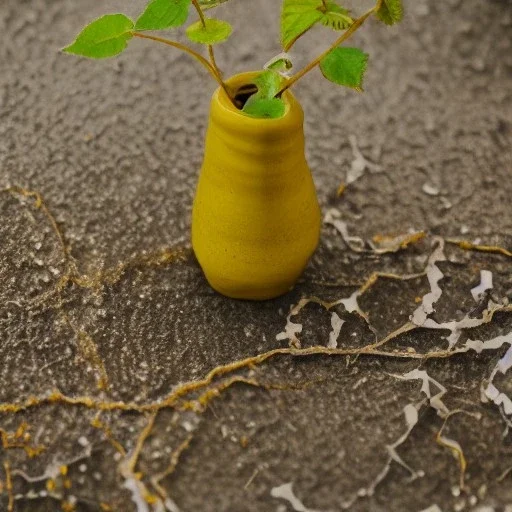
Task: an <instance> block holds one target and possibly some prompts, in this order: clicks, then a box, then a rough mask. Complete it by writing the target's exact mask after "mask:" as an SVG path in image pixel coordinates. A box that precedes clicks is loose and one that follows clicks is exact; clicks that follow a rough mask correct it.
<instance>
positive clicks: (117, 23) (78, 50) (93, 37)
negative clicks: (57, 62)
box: [62, 14, 133, 59]
mask: <svg viewBox="0 0 512 512" xmlns="http://www.w3.org/2000/svg"><path fill="white" fill-rule="evenodd" d="M132 31H133V21H132V20H131V19H130V18H128V17H127V16H125V15H124V14H107V15H105V16H102V17H101V18H99V19H97V20H95V21H93V22H92V23H90V24H89V25H87V26H86V27H85V28H84V29H83V30H82V31H81V32H80V34H78V37H77V38H76V40H75V42H74V43H72V44H71V45H69V46H67V47H66V48H63V50H62V51H64V52H66V53H72V54H74V55H81V56H83V57H89V58H91V59H104V58H107V57H113V56H114V55H118V54H119V53H121V52H122V51H123V50H124V49H125V48H126V45H127V44H128V41H129V40H130V39H131V38H132V37H133V36H132Z"/></svg>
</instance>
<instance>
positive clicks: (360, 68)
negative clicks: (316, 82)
mask: <svg viewBox="0 0 512 512" xmlns="http://www.w3.org/2000/svg"><path fill="white" fill-rule="evenodd" d="M367 62H368V54H366V53H364V52H362V51H361V50H359V49H358V48H346V47H341V48H335V49H334V50H332V51H331V52H329V53H328V54H327V55H326V56H325V57H324V58H323V59H322V60H321V61H320V69H321V70H322V74H323V75H324V76H325V78H327V80H330V81H331V82H334V83H335V84H338V85H345V86H347V87H352V88H353V89H356V90H358V91H361V90H362V84H363V76H364V72H365V71H366V64H367Z"/></svg>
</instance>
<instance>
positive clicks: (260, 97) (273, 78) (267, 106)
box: [243, 69, 286, 119]
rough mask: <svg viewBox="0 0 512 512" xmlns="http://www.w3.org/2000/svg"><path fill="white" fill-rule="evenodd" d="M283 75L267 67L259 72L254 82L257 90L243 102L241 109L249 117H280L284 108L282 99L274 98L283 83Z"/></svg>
mask: <svg viewBox="0 0 512 512" xmlns="http://www.w3.org/2000/svg"><path fill="white" fill-rule="evenodd" d="M283 80H284V79H283V77H282V76H281V75H280V74H279V73H277V72H276V71H272V70H270V69H267V70H265V71H263V72H262V73H260V74H259V75H258V76H257V77H256V78H255V79H254V84H255V85H256V87H257V88H258V92H256V93H255V94H253V95H252V96H251V97H250V98H249V99H248V100H247V102H246V103H245V105H244V108H243V111H244V112H245V113H246V114H247V115H249V116H251V117H259V118H264V119H268V118H270V119H275V118H278V117H282V116H283V115H284V112H285V110H286V108H285V104H284V102H283V100H281V99H280V98H274V96H275V95H276V94H277V93H278V92H279V90H280V88H281V85H282V83H283Z"/></svg>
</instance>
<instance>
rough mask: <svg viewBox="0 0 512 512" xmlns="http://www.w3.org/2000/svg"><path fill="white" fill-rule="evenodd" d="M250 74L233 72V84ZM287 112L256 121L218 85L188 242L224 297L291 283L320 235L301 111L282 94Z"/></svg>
mask: <svg viewBox="0 0 512 512" xmlns="http://www.w3.org/2000/svg"><path fill="white" fill-rule="evenodd" d="M254 76H255V73H244V74H242V75H236V76H235V77H233V78H231V79H230V80H229V81H228V86H229V87H230V88H231V90H237V89H238V87H240V86H242V85H246V84H249V83H251V79H252V78H254ZM283 100H284V101H285V104H286V113H285V115H284V116H283V117H282V118H279V119H255V118H251V117H248V116H246V115H244V114H242V113H241V112H240V111H239V110H238V109H237V108H236V107H234V106H233V105H232V104H231V102H230V100H229V98H228V96H227V95H226V93H225V92H224V91H223V90H222V89H218V90H217V91H216V92H215V93H214V94H213V98H212V102H211V109H210V118H209V126H208V130H207V135H206V144H205V152H204V161H203V166H202V168H201V173H200V176H199V181H198V185H197V190H196V195H195V199H194V205H193V211H192V246H193V249H194V252H195V254H196V257H197V260H198V261H199V264H200V265H201V267H202V269H203V272H204V274H205V276H206V278H207V280H208V282H209V283H210V285H211V286H212V287H213V288H214V289H215V290H217V291H218V292H220V293H221V294H223V295H227V296H229V297H233V298H239V299H252V300H263V299H269V298H273V297H277V296H279V295H282V294H284V293H286V292H287V291H289V290H290V289H291V288H293V285H294V283H295V282H296V280H297V279H298V278H299V276H300V275H301V273H302V272H303V270H304V268H305V266H306V265H307V263H308V260H309V258H310V257H311V255H312V254H313V252H314V250H315V248H316V246H317V244H318V240H319V236H320V225H321V214H320V208H319V205H318V200H317V197H316V191H315V186H314V183H313V179H312V177H311V172H310V170H309V167H308V165H307V163H306V159H305V156H304V132H303V112H302V108H301V106H300V105H299V103H298V102H297V101H296V100H295V98H294V97H293V95H292V94H291V93H290V92H289V91H286V92H285V93H284V94H283Z"/></svg>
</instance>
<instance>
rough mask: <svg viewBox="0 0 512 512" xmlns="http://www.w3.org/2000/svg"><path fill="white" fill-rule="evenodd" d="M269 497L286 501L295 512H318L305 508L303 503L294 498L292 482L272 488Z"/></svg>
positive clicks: (317, 511)
mask: <svg viewBox="0 0 512 512" xmlns="http://www.w3.org/2000/svg"><path fill="white" fill-rule="evenodd" d="M270 496H272V498H278V499H282V500H286V501H287V502H288V503H289V504H290V505H291V506H292V507H293V510H295V512H320V511H319V510H313V509H312V508H307V507H306V506H305V505H304V503H302V501H301V500H299V498H297V496H295V494H294V492H293V482H288V483H287V484H283V485H280V486H278V487H273V488H272V489H271V490H270Z"/></svg>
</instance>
